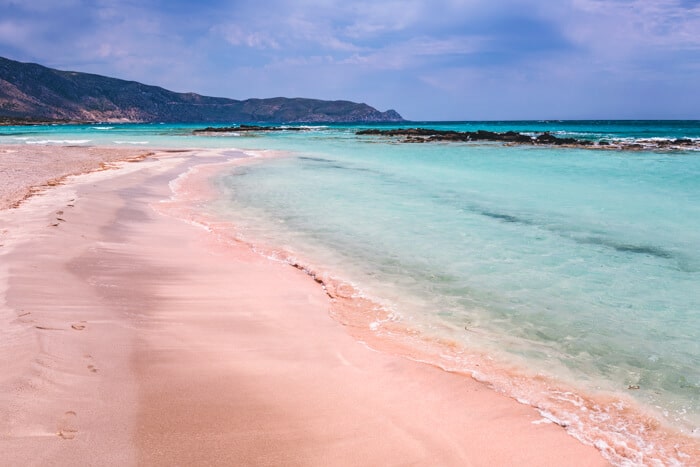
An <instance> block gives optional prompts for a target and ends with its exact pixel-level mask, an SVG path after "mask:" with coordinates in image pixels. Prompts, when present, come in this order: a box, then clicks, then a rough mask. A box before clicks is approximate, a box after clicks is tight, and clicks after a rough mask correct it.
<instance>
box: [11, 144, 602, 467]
mask: <svg viewBox="0 0 700 467" xmlns="http://www.w3.org/2000/svg"><path fill="white" fill-rule="evenodd" d="M52 149H53V148H52ZM137 152H138V151H137ZM140 152H141V153H143V151H142V150H141V151H140ZM218 160H220V159H217V157H215V156H212V155H211V154H210V153H207V152H198V153H192V154H184V153H183V154H164V153H160V154H157V155H153V156H149V157H148V158H146V159H145V160H142V161H141V162H138V163H132V164H123V165H122V167H121V168H120V169H118V170H111V171H102V172H96V173H92V174H88V175H83V176H80V177H75V178H71V179H69V180H65V183H64V184H63V185H62V186H55V187H53V188H52V189H51V190H48V191H47V192H45V193H43V195H42V196H34V197H31V198H29V199H28V200H27V201H25V202H24V203H22V205H21V206H19V207H18V208H17V209H10V210H3V211H0V219H1V220H2V228H1V229H0V231H2V232H3V237H2V239H1V240H0V243H2V244H3V247H2V249H1V250H0V255H2V256H3V261H2V265H3V267H2V277H3V279H4V280H3V284H2V290H3V292H4V293H3V297H4V303H3V304H2V321H3V323H4V324H3V328H4V334H5V335H6V337H8V338H7V339H3V346H4V347H5V349H4V352H3V355H5V358H3V367H4V368H9V371H7V372H6V373H5V375H4V376H3V378H2V380H0V390H1V391H2V396H1V397H2V400H3V402H5V403H4V404H3V407H5V409H3V411H4V412H6V413H3V414H2V417H0V419H2V420H5V422H3V425H4V426H2V430H0V433H2V438H0V454H1V456H2V458H3V459H5V460H7V461H9V462H10V463H18V462H19V463H27V461H29V463H34V464H42V463H46V462H49V461H50V462H53V463H58V464H67V463H72V462H75V461H80V462H81V463H92V462H95V463H96V462H99V463H120V464H134V463H147V464H155V465H161V464H162V465H164V464H169V463H172V462H173V461H175V460H177V461H180V462H185V461H187V460H190V461H193V460H197V461H198V462H202V461H204V460H208V461H209V462H211V463H219V464H225V463H230V462H232V461H234V460H235V461H238V462H248V463H257V464H263V465H265V464H275V463H279V462H281V461H284V462H285V463H286V464H291V465H321V464H324V465H328V464H333V465H344V464H348V465H350V464H355V465H356V464H357V463H383V464H401V463H407V462H413V463H418V464H429V463H433V464H434V463H439V464H442V465H458V464H459V465H463V464H464V463H467V462H469V463H473V464H476V465H485V464H504V463H513V462H517V463H518V464H520V465H543V464H553V463H557V464H561V463H566V464H568V465H572V464H571V462H572V459H574V460H575V461H578V462H580V465H605V464H606V462H605V461H604V460H603V459H602V457H601V456H600V454H599V452H597V451H596V450H595V449H594V448H592V447H589V446H584V445H583V444H581V443H579V442H578V441H576V440H575V439H574V438H572V437H571V436H569V435H568V434H567V433H566V432H565V431H564V430H563V429H562V428H561V427H559V426H556V425H553V424H549V423H542V417H541V416H540V415H539V414H538V413H537V412H536V411H535V410H534V409H532V408H531V407H528V406H525V405H522V404H519V403H517V402H516V401H514V400H512V399H510V398H508V397H506V396H504V395H501V394H498V393H496V392H495V391H493V390H491V389H489V388H488V387H486V386H485V385H484V384H482V383H479V382H477V381H475V380H473V379H472V378H471V377H469V376H464V375H459V374H455V373H450V372H446V371H443V370H440V369H438V368H436V367H434V366H431V365H427V364H423V363H419V362H415V361H412V360H409V359H406V358H403V357H400V356H396V355H392V354H390V353H384V352H376V351H373V350H371V349H369V348H368V347H367V346H365V345H362V344H361V343H359V342H358V341H357V340H356V339H355V338H353V337H352V336H351V335H350V334H349V333H348V332H346V330H345V329H344V328H343V326H341V325H340V324H338V322H336V321H334V320H333V319H331V317H330V316H329V309H330V308H331V305H332V304H331V302H330V297H329V296H328V294H327V293H326V292H325V291H324V290H323V288H322V287H321V286H320V285H319V284H318V283H316V282H315V281H313V280H310V278H309V276H308V275H307V274H306V273H305V272H303V271H300V270H296V269H294V268H290V267H289V266H288V265H286V264H283V263H279V262H272V261H270V260H268V259H266V258H263V257H262V256H260V255H258V254H257V253H255V252H253V251H251V249H250V248H249V246H248V245H245V244H235V243H233V244H232V243H230V242H222V241H221V240H220V239H217V238H216V237H215V236H214V235H212V234H211V232H209V231H207V230H205V229H202V228H199V227H198V226H196V225H193V224H191V223H190V224H188V223H185V222H182V221H181V220H180V219H175V218H172V217H168V216H164V215H162V214H158V213H156V212H155V211H154V210H153V209H152V208H151V206H152V205H157V203H159V202H160V201H162V200H167V199H169V197H170V196H171V192H170V187H169V182H170V181H171V180H173V179H174V178H176V177H177V175H179V174H182V173H184V172H186V171H187V170H189V168H190V167H192V166H194V165H199V164H202V163H211V162H217V161H218ZM59 211H63V212H62V213H61V214H58V212H59ZM58 216H60V219H62V220H61V221H58V225H57V226H54V225H52V224H54V223H56V219H57V217H58ZM37 291H41V292H40V293H37Z"/></svg>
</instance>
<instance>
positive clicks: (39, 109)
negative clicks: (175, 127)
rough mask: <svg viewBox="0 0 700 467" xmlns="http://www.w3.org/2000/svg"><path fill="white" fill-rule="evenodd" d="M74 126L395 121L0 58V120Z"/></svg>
mask: <svg viewBox="0 0 700 467" xmlns="http://www.w3.org/2000/svg"><path fill="white" fill-rule="evenodd" d="M3 117H4V118H5V119H8V118H10V119H26V120H63V121H66V120H67V121H76V122H108V121H109V122H212V123H214V122H277V123H285V122H296V123H300V122H309V123H311V122H397V121H402V120H403V118H402V117H401V115H399V114H398V113H397V112H396V111H394V110H388V111H386V112H380V111H378V110H377V109H375V108H373V107H370V106H369V105H367V104H357V103H355V102H349V101H323V100H317V99H302V98H294V99H290V98H285V97H275V98H271V99H247V100H243V101H239V100H234V99H226V98H222V97H207V96H201V95H199V94H194V93H179V92H173V91H168V90H167V89H163V88H160V87H157V86H148V85H145V84H141V83H137V82H136V81H125V80H121V79H116V78H109V77H106V76H100V75H93V74H90V73H78V72H74V71H61V70H55V69H52V68H47V67H44V66H41V65H37V64H35V63H21V62H17V61H14V60H9V59H6V58H2V57H0V119H2V118H3Z"/></svg>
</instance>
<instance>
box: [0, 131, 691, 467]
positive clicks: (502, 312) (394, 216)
mask: <svg viewBox="0 0 700 467" xmlns="http://www.w3.org/2000/svg"><path fill="white" fill-rule="evenodd" d="M406 126H417V125H416V124H410V125H406ZM433 126H435V127H439V128H443V129H447V128H451V129H459V130H470V131H473V130H476V129H488V130H493V131H507V130H515V131H521V132H536V131H544V130H547V131H552V132H554V133H557V134H560V135H565V136H572V135H573V136H575V137H577V138H584V139H585V138H588V139H601V138H618V139H635V138H700V124H698V122H496V123H494V122H491V123H488V124H485V123H483V122H482V123H463V124H456V123H448V124H433ZM101 127H102V128H103V129H97V128H96V127H75V128H71V129H68V130H66V129H65V128H63V129H55V128H54V127H41V128H42V129H38V130H37V129H34V130H32V129H29V130H27V129H24V130H23V129H17V128H15V132H19V131H24V133H23V134H22V135H17V134H7V133H10V131H9V130H8V131H7V132H6V134H3V131H0V143H8V142H11V141H9V140H10V139H12V138H24V139H15V140H14V142H22V141H23V142H27V143H35V144H47V143H46V141H66V140H74V141H84V140H86V139H87V140H89V141H90V143H76V144H104V145H112V144H115V142H116V141H123V142H124V143H123V144H147V145H153V146H161V147H218V148H248V149H277V150H285V151H288V152H289V157H285V158H278V159H273V160H270V161H266V162H265V163H261V164H254V165H249V166H245V167H241V168H238V169H235V170H233V171H231V172H229V173H225V174H222V175H221V176H220V177H219V178H218V180H217V184H218V187H219V188H220V189H221V191H222V194H223V196H222V198H221V199H220V200H219V201H218V202H217V203H216V204H215V206H213V207H212V209H214V210H215V212H217V213H218V215H221V216H225V217H229V218H231V219H233V220H234V221H235V222H236V224H237V226H238V228H239V230H240V232H241V233H242V235H244V236H245V237H247V238H250V239H254V240H261V241H264V242H265V243H267V244H271V245H280V246H283V247H285V249H286V250H288V251H290V252H292V254H296V255H298V256H299V257H302V258H305V259H306V260H308V261H311V262H313V263H314V264H315V265H317V266H318V267H320V268H322V269H324V270H327V271H332V272H333V273H334V274H337V275H338V276H340V277H341V278H342V279H343V280H346V281H349V282H351V283H353V284H354V285H355V286H356V287H358V288H359V289H360V290H362V291H363V293H365V294H366V295H369V296H371V297H373V298H375V299H376V300H377V301H378V302H380V303H382V304H383V305H384V306H385V307H387V308H388V309H390V310H392V311H393V312H394V316H395V317H396V318H397V319H399V320H400V322H402V323H404V324H405V325H406V326H408V327H411V328H414V329H418V330H420V331H421V332H422V333H424V334H425V335H430V336H435V337H438V338H439V337H445V338H449V339H450V340H453V341H456V342H458V343H460V344H461V345H462V346H464V347H465V348H470V349H476V350H479V351H482V350H484V351H487V352H488V353H489V354H490V355H492V356H493V357H494V358H495V359H496V360H498V361H502V362H504V363H507V364H514V365H518V366H521V367H524V368H527V369H528V371H532V372H536V373H539V374H544V375H548V376H551V377H553V378H555V379H558V380H562V381H566V382H567V383H569V384H571V385H572V386H573V387H576V388H579V389H581V391H583V392H595V391H604V392H607V393H613V394H615V393H619V394H622V395H624V396H625V397H627V396H631V397H634V398H635V399H636V400H637V401H638V402H639V403H640V404H641V405H642V407H647V408H649V409H651V410H653V411H655V412H656V413H658V414H660V416H661V417H662V418H664V419H665V421H666V422H668V423H670V424H672V425H673V426H675V427H676V428H679V429H682V430H683V431H684V432H685V433H689V434H691V435H692V434H693V433H695V434H697V432H698V427H700V365H698V362H700V343H699V342H700V339H698V337H699V336H700V153H698V152H694V151H685V152H678V151H676V152H620V151H599V150H583V149H564V148H547V147H544V148H543V147H529V146H516V147H505V146H502V145H500V144H400V143H396V142H395V141H393V140H387V139H383V138H377V137H357V136H355V135H354V130H355V127H352V126H347V125H345V126H332V127H314V128H313V130H312V131H308V132H295V133H292V132H290V133H275V134H263V135H243V136H210V137H203V136H192V135H191V133H190V130H191V128H193V127H196V126H187V125H177V126H170V125H165V126H163V125H161V126H158V125H143V126H138V125H137V126H134V125H131V126H119V125H116V126H112V127H110V126H109V125H101ZM32 131H34V133H32ZM110 142H111V143H110ZM49 144H50V143H49ZM380 327H381V326H380ZM380 330H381V329H380ZM642 431H643V430H642ZM681 461H682V459H681ZM686 462H687V459H686Z"/></svg>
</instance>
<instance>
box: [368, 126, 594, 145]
mask: <svg viewBox="0 0 700 467" xmlns="http://www.w3.org/2000/svg"><path fill="white" fill-rule="evenodd" d="M356 134H358V135H375V136H394V137H397V136H398V137H404V141H405V142H407V143H425V142H433V141H465V142H468V141H500V142H503V143H512V144H546V145H554V146H564V145H567V146H591V145H593V141H589V140H581V139H574V138H559V137H557V136H554V135H553V134H551V133H546V132H545V133H542V134H540V135H538V136H536V137H533V136H528V135H524V134H522V133H517V132H515V131H506V132H505V133H496V132H493V131H486V130H477V131H452V130H433V129H430V128H398V129H390V130H380V129H376V128H372V129H368V130H360V131H358V132H357V133H356Z"/></svg>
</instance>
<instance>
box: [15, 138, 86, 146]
mask: <svg viewBox="0 0 700 467" xmlns="http://www.w3.org/2000/svg"><path fill="white" fill-rule="evenodd" d="M90 141H92V140H90V139H40V140H37V141H27V144H40V145H50V144H87V143H89V142H90Z"/></svg>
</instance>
